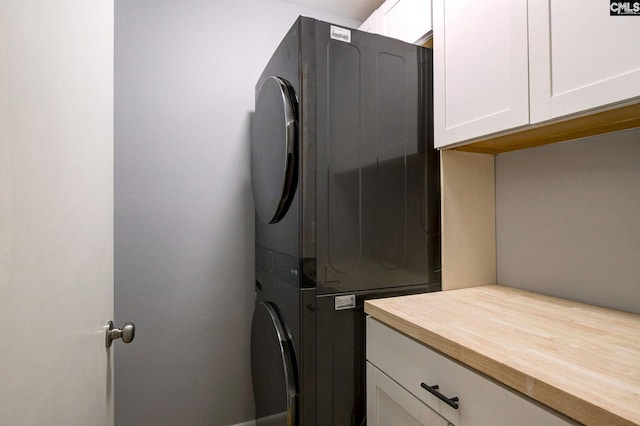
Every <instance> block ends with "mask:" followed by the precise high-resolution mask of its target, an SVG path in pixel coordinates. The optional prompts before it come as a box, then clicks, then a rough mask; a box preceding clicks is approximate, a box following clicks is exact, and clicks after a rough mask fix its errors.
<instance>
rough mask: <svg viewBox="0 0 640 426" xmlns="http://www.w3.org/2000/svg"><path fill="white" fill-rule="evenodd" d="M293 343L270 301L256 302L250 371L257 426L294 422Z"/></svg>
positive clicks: (295, 401)
mask: <svg viewBox="0 0 640 426" xmlns="http://www.w3.org/2000/svg"><path fill="white" fill-rule="evenodd" d="M295 371H296V369H295V364H294V358H293V344H292V343H291V339H290V338H289V335H288V334H287V333H286V330H285V327H283V325H282V322H281V321H280V318H279V316H278V314H277V312H276V310H275V308H274V307H273V306H272V305H271V304H270V303H268V302H267V303H259V304H257V305H256V310H255V312H254V314H253V322H252V324H251V374H252V378H253V396H254V399H255V403H256V425H257V426H294V425H297V424H298V423H297V421H296V416H297V410H296V404H297V397H298V392H297V386H296V377H295Z"/></svg>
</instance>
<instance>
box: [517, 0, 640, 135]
mask: <svg viewBox="0 0 640 426" xmlns="http://www.w3.org/2000/svg"><path fill="white" fill-rule="evenodd" d="M632 4H633V3H632ZM608 5H609V2H604V3H603V2H602V1H601V0H587V1H585V0H529V51H530V68H531V70H530V72H531V122H532V123H537V122H540V121H543V120H547V119H550V118H555V117H561V116H563V115H567V114H571V113H576V112H581V111H586V110H589V109H592V108H596V107H601V106H605V105H608V104H611V103H616V102H621V101H625V100H628V99H630V98H634V97H636V98H637V97H638V96H640V43H639V41H640V16H610V15H609V8H608V7H607V6H608Z"/></svg>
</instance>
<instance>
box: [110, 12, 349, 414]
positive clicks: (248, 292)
mask: <svg viewBox="0 0 640 426" xmlns="http://www.w3.org/2000/svg"><path fill="white" fill-rule="evenodd" d="M115 3H116V15H115V22H116V26H115V43H116V44H115V209H116V212H115V311H116V312H115V317H116V322H117V324H122V323H124V322H125V321H134V322H135V323H136V326H137V335H136V339H135V341H134V342H133V343H132V344H131V345H128V346H124V345H116V348H115V350H116V355H115V359H116V367H115V368H116V376H115V393H116V424H117V425H118V426H124V425H136V426H145V425H153V426H161V425H190V426H196V425H209V426H211V425H229V424H236V423H240V422H244V421H248V420H251V419H253V417H254V413H253V399H252V391H251V372H250V360H249V336H250V326H251V315H252V311H253V300H254V289H253V288H254V284H253V282H254V274H253V268H254V265H253V262H254V251H253V250H254V248H253V245H254V235H253V232H254V230H253V220H254V213H253V209H254V208H253V201H252V196H251V188H250V176H249V133H250V116H251V115H250V114H251V111H252V110H253V103H254V85H255V82H256V81H257V79H258V76H259V75H260V73H261V72H262V69H263V68H264V66H265V65H266V62H267V60H268V59H269V57H270V56H271V53H272V52H273V51H274V50H275V48H276V46H277V45H278V43H279V42H280V40H281V39H282V37H283V36H284V34H285V33H286V31H287V30H288V29H289V27H290V26H291V25H292V24H293V22H294V20H295V18H296V17H297V16H298V15H299V14H304V15H307V16H314V17H318V18H322V19H325V20H331V21H334V22H338V23H344V24H351V25H357V24H358V22H354V21H348V20H345V19H339V18H337V17H331V16H327V15H326V14H323V13H319V12H317V11H314V10H310V9H304V8H301V7H299V6H296V5H294V4H291V3H286V2H283V1H280V0H234V1H225V2H222V1H216V0H116V2H115Z"/></svg>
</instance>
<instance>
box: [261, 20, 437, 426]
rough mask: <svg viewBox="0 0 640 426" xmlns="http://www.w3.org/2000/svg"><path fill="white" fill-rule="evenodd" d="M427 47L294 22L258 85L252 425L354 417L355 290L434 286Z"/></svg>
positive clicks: (358, 307)
mask: <svg viewBox="0 0 640 426" xmlns="http://www.w3.org/2000/svg"><path fill="white" fill-rule="evenodd" d="M431 73H432V55H431V51H430V50H429V49H426V48H423V47H420V46H415V45H411V44H407V43H404V42H401V41H398V40H394V39H390V38H386V37H382V36H379V35H375V34H369V33H365V32H361V31H357V30H351V29H348V28H344V27H341V26H337V25H332V24H329V23H326V22H321V21H317V20H314V19H310V18H304V17H300V18H299V19H298V20H297V21H296V22H295V24H294V25H293V27H292V28H291V29H290V30H289V32H288V33H287V35H286V37H285V38H284V40H283V41H282V43H281V44H280V46H279V47H278V48H277V50H276V52H275V53H274V55H273V57H272V58H271V60H270V61H269V63H268V65H267V67H266V68H265V70H264V72H263V74H262V76H261V77H260V79H259V80H258V82H257V84H256V110H255V114H254V117H253V124H252V141H251V173H252V174H251V181H252V189H253V194H254V201H255V206H256V308H255V314H254V318H253V322H252V336H251V339H252V345H251V362H252V376H253V382H254V397H255V402H256V419H257V424H258V425H305V426H312V425H331V424H333V425H358V426H359V425H361V424H364V421H365V406H366V398H365V334H364V312H363V304H364V301H365V300H366V299H369V298H376V297H387V296H392V295H399V294H408V293H417V292H425V291H436V290H439V289H440V234H439V233H440V217H439V212H440V196H439V162H438V153H437V152H436V151H435V150H434V149H433V131H432V123H433V119H432V93H431V92H432V77H431Z"/></svg>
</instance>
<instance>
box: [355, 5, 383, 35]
mask: <svg viewBox="0 0 640 426" xmlns="http://www.w3.org/2000/svg"><path fill="white" fill-rule="evenodd" d="M358 29H359V30H362V31H366V32H368V33H375V34H382V25H381V24H380V9H376V10H375V12H373V13H372V14H371V15H370V16H369V17H368V18H367V20H366V21H364V22H363V23H362V25H360V27H359V28H358Z"/></svg>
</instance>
